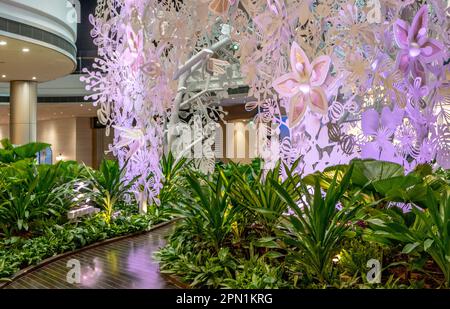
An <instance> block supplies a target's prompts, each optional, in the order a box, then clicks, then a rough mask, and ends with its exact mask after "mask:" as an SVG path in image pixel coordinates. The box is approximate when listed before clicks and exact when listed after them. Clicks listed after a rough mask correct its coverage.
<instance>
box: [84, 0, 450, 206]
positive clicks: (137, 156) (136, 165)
mask: <svg viewBox="0 0 450 309" xmlns="http://www.w3.org/2000/svg"><path fill="white" fill-rule="evenodd" d="M449 12H450V9H449V8H448V5H447V4H446V3H445V1H442V0H428V1H413V0H404V1H392V0H351V1H347V0H345V1H344V0H323V1H313V0H241V1H238V0H184V1H177V0H139V1H137V0H127V1H125V0H103V1H100V2H99V6H98V8H97V10H96V15H95V16H91V17H90V20H91V23H92V25H93V29H92V31H91V35H92V37H93V40H94V43H95V44H96V45H97V46H98V54H99V56H98V58H97V59H96V60H95V64H94V66H93V67H92V69H91V70H85V73H86V74H85V76H84V77H83V81H85V82H86V84H87V86H86V88H87V89H88V90H90V91H92V93H93V94H92V95H90V96H87V99H90V100H92V101H94V104H95V105H97V106H98V107H99V110H98V116H99V119H100V121H101V122H102V123H104V124H105V125H107V127H108V130H109V129H111V128H112V130H111V131H113V134H114V143H113V144H112V145H110V151H112V152H113V154H114V155H115V156H116V157H117V158H118V159H119V161H120V163H121V164H125V162H127V161H128V164H129V165H128V167H127V175H126V177H127V178H128V179H132V178H134V177H136V176H139V180H138V182H137V183H136V185H135V187H134V191H135V193H136V198H137V199H138V200H139V201H140V202H141V207H142V208H143V207H145V205H146V203H147V202H156V203H158V192H159V190H160V184H161V178H162V174H161V169H160V166H159V160H160V157H161V155H162V153H163V151H165V150H167V149H171V150H174V149H175V150H176V152H178V154H179V155H186V153H191V152H193V151H194V148H195V147H196V145H197V144H196V143H197V142H198V143H199V144H200V145H201V149H202V154H203V157H202V158H201V159H200V160H199V161H198V165H199V166H202V168H203V169H204V170H205V171H207V170H210V169H211V168H212V167H213V166H214V165H213V164H214V161H215V157H214V155H213V151H212V149H213V148H214V147H213V144H214V142H213V140H214V128H217V125H218V123H220V122H223V119H224V113H223V110H222V109H221V107H220V102H221V99H222V98H224V97H226V96H227V93H228V90H229V88H233V87H237V86H239V83H237V82H236V72H238V73H239V75H240V79H241V80H242V84H245V85H247V86H248V88H249V92H248V100H247V101H248V103H247V104H246V109H247V110H248V111H254V110H256V111H257V115H256V117H255V119H254V123H255V124H256V125H257V127H259V128H263V129H264V132H267V134H270V135H272V138H270V139H266V142H267V143H271V144H272V147H268V145H266V146H267V147H263V148H264V149H265V150H268V151H263V152H261V155H262V156H263V159H264V162H265V166H266V167H268V168H270V167H272V166H274V163H275V161H276V160H278V159H281V160H283V162H284V163H285V164H287V165H290V164H292V163H293V162H294V161H295V160H297V159H299V158H300V164H299V165H298V167H297V168H298V172H299V173H311V172H314V171H316V170H321V169H323V168H325V167H327V166H330V165H334V164H340V163H347V162H348V161H350V160H351V159H352V158H356V157H362V158H373V159H378V160H386V161H392V162H397V163H400V164H402V165H404V166H405V167H406V170H411V169H413V168H414V167H415V166H416V165H417V164H421V163H425V162H432V163H436V164H438V165H439V166H442V167H444V168H450V158H449V156H450V109H449V105H450V91H449V84H450V81H449V75H450V74H449V64H448V62H449V61H448V60H449V58H450V53H449V50H448V46H449V43H450V30H449V29H450V24H449ZM310 59H314V61H312V62H310ZM219 86H220V87H219ZM194 127H197V128H196V130H194V133H193V134H190V138H193V140H192V139H191V140H190V143H189V142H187V141H186V140H184V138H183V136H187V134H186V132H185V130H184V129H185V128H190V129H192V128H194ZM199 132H200V133H199ZM280 132H285V133H283V136H281V137H279V138H276V136H277V135H279V134H280ZM286 132H287V133H286ZM274 144H275V145H274ZM205 158H206V159H205ZM204 159H205V160H204Z"/></svg>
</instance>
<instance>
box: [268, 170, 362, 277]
mask: <svg viewBox="0 0 450 309" xmlns="http://www.w3.org/2000/svg"><path fill="white" fill-rule="evenodd" d="M352 170H353V167H352V166H351V167H350V169H349V170H348V171H347V172H346V174H345V175H344V176H343V178H342V179H341V181H340V183H338V182H337V176H335V178H334V179H333V181H332V182H331V184H330V186H329V188H328V190H327V192H326V194H325V196H324V197H323V196H322V191H321V188H320V179H319V178H316V180H315V186H314V193H313V194H311V193H310V191H309V188H308V187H307V186H306V185H305V184H304V183H302V182H301V181H300V180H299V177H298V176H293V175H292V174H291V172H290V171H289V170H288V174H289V179H290V183H289V185H285V186H281V185H280V184H278V183H274V186H275V187H276V188H277V192H278V194H279V195H280V196H281V197H282V198H283V199H284V200H285V201H286V202H287V203H288V205H289V207H290V208H291V209H292V211H293V212H294V213H293V214H292V215H290V216H289V221H288V223H286V224H285V225H286V228H287V229H288V234H287V235H286V236H285V237H284V241H285V242H286V244H288V245H290V246H292V247H293V248H295V250H291V252H289V257H290V260H291V261H292V262H294V263H299V264H300V265H301V266H302V267H303V268H304V269H306V271H307V272H308V273H309V274H310V275H312V276H314V277H315V278H317V279H318V280H319V281H320V282H325V281H327V279H328V278H329V276H330V273H331V268H332V265H333V264H332V258H333V257H334V256H335V255H336V254H337V253H338V252H339V249H340V244H341V242H342V241H343V239H345V238H346V237H348V236H349V235H351V225H350V224H349V223H350V222H352V220H355V216H356V212H357V210H358V208H359V207H354V203H345V204H343V205H342V209H341V210H338V209H337V205H338V203H339V201H340V200H341V198H342V196H343V194H344V192H345V191H346V190H347V188H348V186H349V184H350V178H351V175H352ZM300 205H302V206H300Z"/></svg>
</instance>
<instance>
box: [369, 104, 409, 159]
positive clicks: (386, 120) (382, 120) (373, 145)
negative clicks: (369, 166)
mask: <svg viewBox="0 0 450 309" xmlns="http://www.w3.org/2000/svg"><path fill="white" fill-rule="evenodd" d="M403 115H404V112H403V111H402V110H401V109H400V108H394V109H393V110H392V111H391V110H390V109H389V107H384V108H383V110H382V112H381V117H380V115H379V114H378V112H377V111H376V110H374V109H369V110H367V111H365V112H364V113H363V114H362V119H361V124H362V131H363V133H364V135H365V136H367V137H370V138H372V140H371V141H370V142H367V143H366V144H364V145H362V147H361V157H362V158H363V159H376V160H383V161H392V162H397V163H402V162H401V159H400V158H398V157H397V156H396V155H395V153H396V151H395V147H394V144H393V143H392V137H393V135H394V133H395V130H396V129H397V127H398V126H399V125H400V124H401V123H402V120H403Z"/></svg>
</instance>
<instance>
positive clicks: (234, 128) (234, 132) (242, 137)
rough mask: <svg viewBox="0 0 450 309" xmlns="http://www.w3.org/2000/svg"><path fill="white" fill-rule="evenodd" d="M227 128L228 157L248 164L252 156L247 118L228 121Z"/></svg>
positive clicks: (226, 150) (225, 140) (226, 148)
mask: <svg viewBox="0 0 450 309" xmlns="http://www.w3.org/2000/svg"><path fill="white" fill-rule="evenodd" d="M228 124H229V125H228V126H227V128H226V130H225V139H224V142H225V145H224V147H223V148H224V149H225V154H226V158H227V159H229V160H231V161H233V162H239V163H244V164H248V163H251V162H252V158H250V154H249V153H250V147H249V145H250V142H249V140H250V139H249V131H248V127H247V125H248V121H247V120H233V121H229V122H228Z"/></svg>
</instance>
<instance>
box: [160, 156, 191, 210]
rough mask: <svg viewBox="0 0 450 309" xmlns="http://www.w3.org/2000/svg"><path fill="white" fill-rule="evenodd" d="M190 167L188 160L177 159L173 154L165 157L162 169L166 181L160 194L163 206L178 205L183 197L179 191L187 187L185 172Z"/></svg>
mask: <svg viewBox="0 0 450 309" xmlns="http://www.w3.org/2000/svg"><path fill="white" fill-rule="evenodd" d="M188 166H189V164H188V162H187V158H184V157H182V158H179V159H176V158H175V157H174V156H173V154H172V152H169V153H168V154H167V155H163V157H162V160H161V169H162V173H163V175H164V179H163V187H162V189H161V191H160V193H159V200H160V202H161V204H162V205H173V204H177V203H178V202H179V201H180V199H181V198H182V197H183V195H182V194H181V192H180V190H179V189H180V188H182V187H185V186H186V181H185V179H184V178H183V171H184V170H185V169H186V168H187V167H188Z"/></svg>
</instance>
